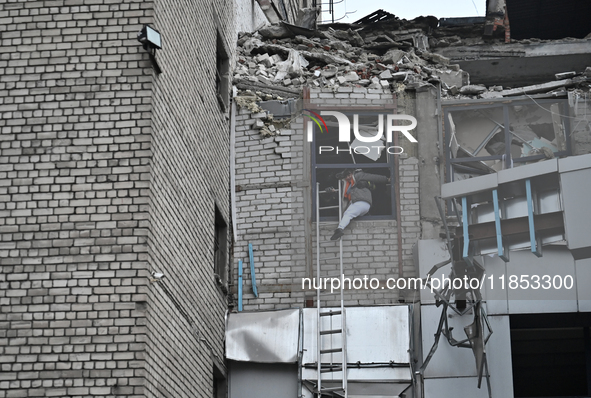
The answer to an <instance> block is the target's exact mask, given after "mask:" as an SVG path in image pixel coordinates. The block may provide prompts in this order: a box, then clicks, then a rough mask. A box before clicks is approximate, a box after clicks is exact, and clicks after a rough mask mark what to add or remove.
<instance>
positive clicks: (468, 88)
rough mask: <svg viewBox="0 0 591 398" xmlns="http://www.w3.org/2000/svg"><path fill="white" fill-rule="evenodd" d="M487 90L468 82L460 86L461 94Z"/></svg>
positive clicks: (473, 93)
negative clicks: (466, 84)
mask: <svg viewBox="0 0 591 398" xmlns="http://www.w3.org/2000/svg"><path fill="white" fill-rule="evenodd" d="M485 91H487V89H486V87H484V86H479V85H473V84H470V85H468V86H464V87H462V88H460V94H463V95H478V94H482V93H484V92H485Z"/></svg>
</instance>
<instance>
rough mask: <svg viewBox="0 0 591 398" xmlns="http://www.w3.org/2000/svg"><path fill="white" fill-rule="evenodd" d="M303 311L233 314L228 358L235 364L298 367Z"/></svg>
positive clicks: (228, 336) (229, 330)
mask: <svg viewBox="0 0 591 398" xmlns="http://www.w3.org/2000/svg"><path fill="white" fill-rule="evenodd" d="M299 330H300V310H299V309H290V310H282V311H269V312H241V313H238V314H229V315H228V320H227V326H226V357H227V358H228V359H233V360H235V361H248V362H261V363H296V362H297V361H298V336H299Z"/></svg>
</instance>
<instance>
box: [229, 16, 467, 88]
mask: <svg viewBox="0 0 591 398" xmlns="http://www.w3.org/2000/svg"><path fill="white" fill-rule="evenodd" d="M436 25H437V19H436V18H434V17H426V18H422V19H421V18H417V19H416V20H413V21H411V22H408V21H405V20H399V19H398V18H395V17H394V18H390V19H388V20H386V21H380V22H377V23H372V24H368V25H353V24H331V25H326V26H321V27H319V29H317V30H308V29H303V28H299V29H293V27H292V26H291V25H287V24H282V25H271V26H267V27H265V28H262V29H260V30H259V31H258V32H255V33H254V34H248V33H246V34H242V35H241V36H240V38H239V40H238V58H237V62H236V67H235V69H234V80H233V82H234V84H235V85H236V87H237V88H238V89H241V90H248V89H250V90H251V91H253V92H257V91H258V92H260V93H261V94H262V97H261V99H276V98H290V97H291V98H295V97H298V96H299V93H300V89H301V87H302V86H305V85H308V86H310V87H318V88H331V89H333V90H335V91H337V89H338V88H339V87H351V86H354V87H367V88H370V89H384V88H386V89H388V88H389V89H392V90H395V91H398V90H400V89H404V88H417V87H420V86H422V85H425V84H430V83H435V82H439V81H443V80H446V82H445V84H446V88H448V89H450V90H454V88H453V86H455V90H454V92H455V91H456V90H459V89H460V88H461V87H462V86H463V85H466V84H468V83H469V81H468V76H467V74H466V73H465V72H462V71H461V70H460V68H459V66H458V65H450V62H449V59H447V58H445V57H443V56H441V55H438V54H434V53H431V52H430V51H429V38H428V36H427V33H428V32H430V31H431V30H432V29H433V26H436ZM290 28H292V29H290ZM294 31H295V32H294ZM401 85H402V86H401Z"/></svg>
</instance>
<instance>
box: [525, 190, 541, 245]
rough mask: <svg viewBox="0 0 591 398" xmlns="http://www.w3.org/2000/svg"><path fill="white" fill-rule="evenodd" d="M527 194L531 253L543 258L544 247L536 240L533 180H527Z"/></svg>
mask: <svg viewBox="0 0 591 398" xmlns="http://www.w3.org/2000/svg"><path fill="white" fill-rule="evenodd" d="M525 193H526V195H527V220H528V222H529V241H530V244H531V252H532V253H533V254H535V255H536V256H538V257H542V245H541V244H540V243H541V242H539V241H538V240H537V239H536V229H535V226H534V206H533V205H534V204H533V195H532V189H531V180H530V179H529V178H528V179H526V180H525Z"/></svg>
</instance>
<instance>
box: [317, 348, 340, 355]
mask: <svg viewBox="0 0 591 398" xmlns="http://www.w3.org/2000/svg"><path fill="white" fill-rule="evenodd" d="M341 351H343V349H342V348H329V349H328V350H320V354H330V353H331V352H341Z"/></svg>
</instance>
